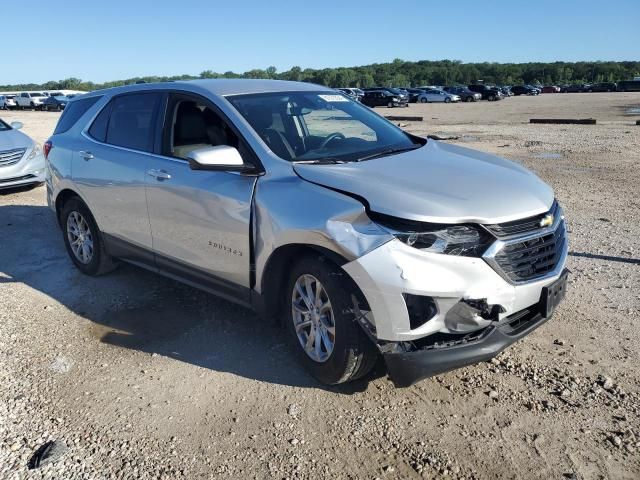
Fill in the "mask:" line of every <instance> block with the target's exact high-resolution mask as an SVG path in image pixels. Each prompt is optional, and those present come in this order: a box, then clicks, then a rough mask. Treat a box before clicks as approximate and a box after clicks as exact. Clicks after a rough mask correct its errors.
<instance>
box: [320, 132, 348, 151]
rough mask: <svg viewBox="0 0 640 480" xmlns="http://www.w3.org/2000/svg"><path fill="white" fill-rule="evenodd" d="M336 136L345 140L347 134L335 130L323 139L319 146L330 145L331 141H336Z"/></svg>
mask: <svg viewBox="0 0 640 480" xmlns="http://www.w3.org/2000/svg"><path fill="white" fill-rule="evenodd" d="M336 138H339V139H340V140H344V139H345V136H344V135H343V134H341V133H340V132H334V133H332V134H331V135H329V136H328V137H327V138H325V139H324V140H323V141H322V143H321V144H320V147H319V148H325V147H326V146H327V145H329V143H331V142H332V141H334V140H335V139H336Z"/></svg>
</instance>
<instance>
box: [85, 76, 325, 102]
mask: <svg viewBox="0 0 640 480" xmlns="http://www.w3.org/2000/svg"><path fill="white" fill-rule="evenodd" d="M187 86H193V87H195V88H194V89H195V90H196V91H197V90H200V91H202V90H206V91H208V92H210V93H212V94H214V95H218V96H226V95H239V94H250V93H269V92H317V91H319V90H320V91H332V90H333V89H330V88H329V87H325V86H322V85H316V84H314V83H306V82H289V81H286V80H258V79H256V80H254V79H248V78H215V79H207V80H179V81H175V82H159V83H137V84H133V85H124V86H122V87H113V88H106V89H102V90H94V91H93V92H91V93H89V94H88V95H87V96H93V95H104V94H105V93H113V94H117V93H124V92H132V91H144V90H155V89H160V88H167V89H171V88H177V89H183V88H184V87H187ZM85 98H86V97H85Z"/></svg>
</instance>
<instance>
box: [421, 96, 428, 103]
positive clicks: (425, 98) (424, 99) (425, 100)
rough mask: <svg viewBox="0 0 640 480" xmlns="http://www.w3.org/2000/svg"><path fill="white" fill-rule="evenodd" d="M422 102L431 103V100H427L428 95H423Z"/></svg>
mask: <svg viewBox="0 0 640 480" xmlns="http://www.w3.org/2000/svg"><path fill="white" fill-rule="evenodd" d="M420 103H429V100H427V97H422V98H421V99H420Z"/></svg>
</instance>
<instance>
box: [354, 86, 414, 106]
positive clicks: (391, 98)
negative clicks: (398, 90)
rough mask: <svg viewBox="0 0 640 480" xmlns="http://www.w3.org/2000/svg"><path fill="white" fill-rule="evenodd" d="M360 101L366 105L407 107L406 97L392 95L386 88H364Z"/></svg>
mask: <svg viewBox="0 0 640 480" xmlns="http://www.w3.org/2000/svg"><path fill="white" fill-rule="evenodd" d="M361 102H362V103H363V104H364V105H366V106H367V107H371V108H373V107H389V108H392V107H408V106H409V102H408V100H407V99H406V98H403V97H401V96H399V95H394V94H393V93H391V92H389V91H387V90H365V92H364V97H362V100H361Z"/></svg>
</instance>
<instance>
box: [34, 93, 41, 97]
mask: <svg viewBox="0 0 640 480" xmlns="http://www.w3.org/2000/svg"><path fill="white" fill-rule="evenodd" d="M31 97H44V93H32V94H31Z"/></svg>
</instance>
